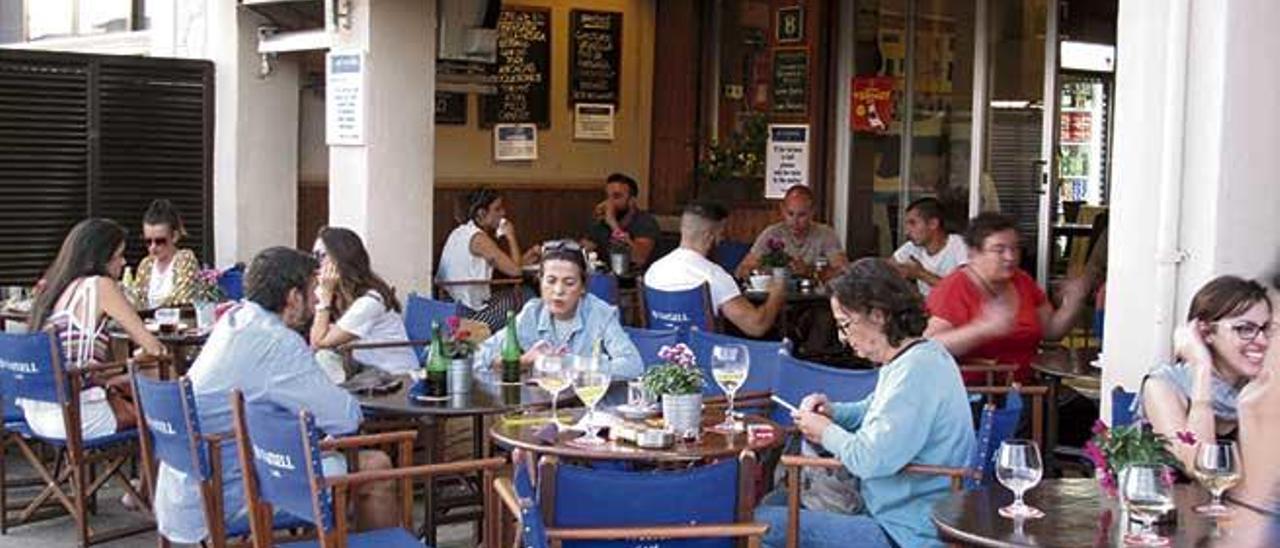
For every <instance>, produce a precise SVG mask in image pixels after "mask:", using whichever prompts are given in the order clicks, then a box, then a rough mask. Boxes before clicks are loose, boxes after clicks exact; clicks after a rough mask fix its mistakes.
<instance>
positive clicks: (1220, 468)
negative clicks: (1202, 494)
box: [1193, 440, 1240, 516]
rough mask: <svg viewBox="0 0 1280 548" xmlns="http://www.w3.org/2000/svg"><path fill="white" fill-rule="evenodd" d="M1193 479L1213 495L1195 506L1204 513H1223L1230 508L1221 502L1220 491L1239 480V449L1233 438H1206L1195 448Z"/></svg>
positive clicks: (1222, 514) (1208, 514) (1229, 510)
mask: <svg viewBox="0 0 1280 548" xmlns="http://www.w3.org/2000/svg"><path fill="white" fill-rule="evenodd" d="M1193 472H1194V473H1195V476H1196V479H1198V480H1199V481H1200V485H1203V486H1204V488H1205V489H1208V490H1209V493H1210V494H1211V495H1213V501H1212V502H1210V503H1209V504H1204V505H1201V506H1197V507H1196V512H1198V513H1200V514H1203V515H1206V516H1226V515H1229V514H1231V509H1230V508H1227V506H1226V505H1225V504H1222V494H1223V493H1224V492H1226V490H1227V489H1230V488H1232V487H1235V486H1236V484H1237V483H1240V450H1239V449H1238V448H1237V447H1236V443H1235V442H1233V441H1225V440H1224V441H1206V442H1201V443H1200V445H1199V446H1198V447H1197V448H1196V466H1195V470H1193Z"/></svg>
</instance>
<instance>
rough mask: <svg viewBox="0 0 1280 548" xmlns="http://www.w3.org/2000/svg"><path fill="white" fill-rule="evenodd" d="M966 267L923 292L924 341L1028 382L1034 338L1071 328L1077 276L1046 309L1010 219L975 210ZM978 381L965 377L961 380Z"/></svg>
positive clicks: (1079, 291) (1079, 289)
mask: <svg viewBox="0 0 1280 548" xmlns="http://www.w3.org/2000/svg"><path fill="white" fill-rule="evenodd" d="M964 240H965V244H967V245H968V246H969V262H968V264H966V265H964V266H962V267H960V268H957V269H956V270H955V271H954V272H952V273H951V274H949V275H948V276H947V277H946V278H943V279H942V281H940V282H938V285H936V286H934V288H933V291H931V292H930V293H929V298H928V300H927V301H926V303H925V305H926V307H927V308H928V310H929V315H930V318H929V326H928V328H926V329H925V333H924V335H925V337H928V338H930V339H932V340H935V341H937V342H940V343H942V345H943V346H946V347H947V350H949V351H951V354H952V355H954V356H956V360H957V361H959V362H960V363H966V362H970V361H975V360H992V361H994V362H996V363H999V364H1010V365H1016V366H1018V369H1017V371H1016V372H1015V373H1014V377H1015V379H1016V380H1017V381H1019V382H1027V381H1028V380H1030V379H1031V360H1032V358H1034V357H1035V356H1036V352H1037V351H1038V350H1039V347H1040V341H1042V340H1051V341H1052V340H1058V339H1060V338H1062V336H1063V335H1066V334H1067V332H1069V331H1070V330H1071V328H1072V326H1073V325H1074V323H1075V318H1076V316H1077V315H1078V314H1079V312H1080V310H1081V304H1082V303H1083V301H1084V297H1085V293H1086V289H1087V288H1086V283H1085V281H1084V280H1083V279H1074V280H1068V281H1067V282H1065V283H1063V284H1062V287H1061V290H1060V293H1061V297H1062V304H1061V306H1059V307H1056V308H1055V307H1054V306H1053V303H1052V302H1050V301H1049V299H1048V298H1047V297H1046V296H1045V294H1044V291H1043V290H1042V289H1040V286H1038V285H1036V281H1035V279H1034V278H1032V277H1031V276H1030V275H1028V274H1027V273H1026V272H1024V271H1023V270H1022V269H1021V268H1019V266H1018V263H1019V261H1020V260H1021V256H1020V247H1019V244H1018V229H1017V225H1015V224H1014V222H1013V220H1012V219H1010V218H1008V217H1005V216H1003V215H1000V214H997V213H983V214H981V215H978V216H977V217H974V218H973V219H972V220H970V221H969V229H968V230H967V231H966V232H965V236H964ZM981 380H982V376H981V375H980V374H966V375H965V382H966V383H975V382H979V381H981Z"/></svg>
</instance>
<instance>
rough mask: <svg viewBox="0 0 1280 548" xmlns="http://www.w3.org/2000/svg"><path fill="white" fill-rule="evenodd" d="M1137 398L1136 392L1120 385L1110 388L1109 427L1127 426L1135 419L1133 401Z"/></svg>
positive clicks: (1135, 413) (1135, 412)
mask: <svg viewBox="0 0 1280 548" xmlns="http://www.w3.org/2000/svg"><path fill="white" fill-rule="evenodd" d="M1137 399H1138V394H1137V392H1129V391H1127V390H1125V389H1124V387H1122V386H1117V387H1115V388H1113V389H1111V427H1112V428H1117V427H1120V426H1128V425H1130V424H1133V421H1134V420H1136V419H1137V411H1136V410H1135V409H1134V405H1133V402H1134V401H1135V400H1137Z"/></svg>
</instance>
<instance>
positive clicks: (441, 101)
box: [436, 91, 467, 126]
mask: <svg viewBox="0 0 1280 548" xmlns="http://www.w3.org/2000/svg"><path fill="white" fill-rule="evenodd" d="M436 123H437V124H441V125H452V126H461V125H466V124H467V94H465V93H456V92H452V91H437V92H436Z"/></svg>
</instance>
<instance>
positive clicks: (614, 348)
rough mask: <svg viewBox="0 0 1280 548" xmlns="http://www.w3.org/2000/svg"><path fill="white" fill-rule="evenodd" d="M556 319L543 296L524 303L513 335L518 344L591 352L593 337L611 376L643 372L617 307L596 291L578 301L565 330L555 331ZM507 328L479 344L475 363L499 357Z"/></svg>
mask: <svg viewBox="0 0 1280 548" xmlns="http://www.w3.org/2000/svg"><path fill="white" fill-rule="evenodd" d="M555 323H556V322H555V321H553V320H552V318H551V311H550V310H548V309H547V307H546V305H545V304H544V303H543V302H542V299H533V300H531V301H529V302H527V303H525V305H524V308H523V309H522V310H520V313H519V314H517V315H516V338H517V339H519V341H520V348H523V349H526V350H527V349H528V348H530V347H532V346H533V344H534V343H536V342H538V341H546V342H548V343H551V346H553V347H555V348H558V349H561V350H563V351H564V352H566V353H569V354H574V355H577V356H590V355H591V352H592V348H593V345H595V342H596V340H601V341H603V344H602V345H601V347H602V355H603V358H604V362H605V363H606V364H608V367H609V373H610V375H611V376H612V377H613V378H615V379H619V378H626V379H631V378H635V377H638V376H640V375H641V374H642V373H644V363H643V361H642V360H641V359H640V351H639V350H636V345H635V344H633V343H632V342H631V338H630V337H628V336H627V333H626V332H625V331H623V330H622V323H621V322H620V321H619V320H618V308H617V307H615V306H613V305H610V304H609V303H606V302H604V301H603V300H601V299H600V298H599V297H596V296H595V295H591V294H586V295H584V296H583V297H582V300H581V301H579V302H578V312H577V314H575V315H574V317H573V319H572V320H571V321H570V323H569V325H568V330H567V332H564V333H561V332H558V331H557V330H556V325H555ZM507 329H510V326H507V327H504V328H502V329H500V330H498V332H497V333H494V334H493V336H491V337H489V339H488V340H486V341H485V342H484V344H482V345H480V349H479V351H478V359H477V360H476V361H475V363H476V367H489V366H490V364H492V363H493V362H494V360H496V359H498V357H499V356H500V355H501V352H502V341H503V340H504V339H505V338H506V336H507Z"/></svg>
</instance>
